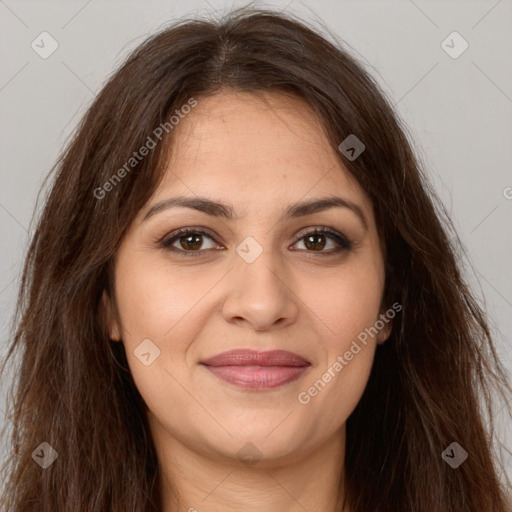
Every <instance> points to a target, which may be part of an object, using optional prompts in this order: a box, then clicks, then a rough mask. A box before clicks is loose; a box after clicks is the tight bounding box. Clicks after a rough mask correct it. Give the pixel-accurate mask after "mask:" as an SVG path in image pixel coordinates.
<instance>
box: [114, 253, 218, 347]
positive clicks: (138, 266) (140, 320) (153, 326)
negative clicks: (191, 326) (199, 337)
mask: <svg viewBox="0 0 512 512" xmlns="http://www.w3.org/2000/svg"><path fill="white" fill-rule="evenodd" d="M129 256H130V255H128V257H124V258H123V259H120V260H119V262H118V265H117V275H116V293H117V301H118V306H119V314H120V317H121V324H122V326H123V328H124V330H125V331H126V334H128V336H129V337H130V338H132V339H133V338H135V339H141V340H142V339H145V338H152V337H154V338H155V339H156V340H158V339H160V340H162V341H163V340H164V339H165V338H166V336H168V335H171V334H172V333H174V332H175V331H177V330H180V329H183V328H184V325H183V324H184V323H185V322H183V320H186V318H187V315H188V314H190V312H193V310H194V308H196V307H197V305H198V304H199V303H200V302H201V300H202V299H203V298H204V297H205V295H206V294H207V293H208V290H209V289H210V288H211V287H212V286H213V285H214V284H215V281H216V276H215V275H214V276H212V275H204V276H202V277H201V278H199V277H198V276H197V272H196V273H195V274H194V273H193V272H192V270H191V268H190V269H189V268H183V269H180V271H173V272H170V271H169V267H168V266H167V265H166V264H165V261H164V262H162V261H161V260H155V259H153V258H147V257H146V258H145V259H144V255H140V256H137V255H131V257H129ZM126 334H125V335H126Z"/></svg>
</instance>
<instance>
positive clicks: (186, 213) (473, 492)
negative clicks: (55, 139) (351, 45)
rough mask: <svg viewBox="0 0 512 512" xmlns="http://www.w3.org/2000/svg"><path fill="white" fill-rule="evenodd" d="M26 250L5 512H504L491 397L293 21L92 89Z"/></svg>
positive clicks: (177, 40)
mask: <svg viewBox="0 0 512 512" xmlns="http://www.w3.org/2000/svg"><path fill="white" fill-rule="evenodd" d="M56 170H57V172H56V176H55V180H54V182H53V186H52V188H51V191H50V193H49V196H48V198H47V201H46V204H45V207H44V211H43V213H42V216H41V218H40V221H39V224H38V228H37V231H36V233H35V235H34V238H33V240H32V243H31V246H30V249H29V251H28V255H27V259H26V263H25V267H24V274H23V281H22V286H21V290H20V298H19V302H18V315H17V317H16V318H17V323H16V330H15V332H14V338H13V342H12V346H11V347H10V351H9V356H11V354H13V353H15V351H16V350H17V351H20V352H21V354H22V364H21V369H20V374H19V384H18V387H17V389H16V392H15V396H14V401H13V404H12V415H11V417H12V421H13V427H14V430H13V439H12V441H13V453H12V459H11V460H10V463H9V464H8V467H6V469H5V471H6V474H7V478H8V482H7V485H6V487H5V492H4V498H3V500H4V501H3V503H4V507H3V508H4V509H5V510H8V511H9V512H15V511H16V512H21V511H23V512H28V511H32V510H34V511H35V510H37V511H39V512H46V511H52V512H60V511H70V510H73V511H84V512H85V511H93V510H94V511H116V512H117V511H119V512H121V511H123V512H126V511H128V510H130V511H143V510H144V511H146V510H147V511H150V510H155V511H156V510H158V511H163V512H175V511H187V510H188V511H194V510H197V511H207V510H209V511H220V510H222V511H230V510H233V511H234V510H244V511H261V510H264V511H266V512H273V511H276V510H288V511H296V510H309V511H314V510H318V511H320V510H322V511H333V512H334V511H337V512H338V511H343V512H369V511H379V512H383V511H393V512H398V511H403V512H406V511H407V512H410V511H415V512H427V511H428V512H446V511H448V510H450V511H457V512H463V511H464V512H476V511H478V512H481V511H483V510H485V511H493V512H505V511H507V510H510V508H509V507H510V505H509V504H507V501H506V500H507V499H508V498H507V494H506V492H505V489H504V488H502V487H501V486H500V481H499V473H498V469H499V468H498V465H497V462H496V460H495V456H494V453H493V445H492V439H489V438H488V436H487V433H486V422H485V420H484V417H483V415H482V412H481V410H480V400H482V399H483V400H485V403H486V404H489V405H490V404H491V402H490V399H491V392H492V391H493V390H494V389H497V390H498V391H500V392H501V393H502V395H503V396H506V393H508V392H510V387H509V386H508V384H507V381H506V375H505V372H504V370H503V369H502V367H501V366H500V363H499V361H498V360H497V358H496V355H495V351H494V347H493V342H492V339H491V336H490V333H489V328H488V324H487V320H486V318H485V316H484V313H483V312H482V311H481V310H480V309H479V307H478V305H477V303H476V301H475V299H474V298H473V296H472V294H471V292H470V290H468V288H467V286H466V284H465V283H464V281H463V279H462V277H461V273H460V270H459V268H458V266H457V262H456V259H455V257H454V248H453V247H452V245H451V244H450V242H449V240H450V236H449V235H448V234H447V232H448V230H451V224H450V221H449V220H448V219H447V218H446V216H445V215H444V214H443V213H442V210H441V209H438V208H437V207H436V204H437V203H436V201H437V199H435V195H434V193H433V192H432V191H431V190H430V189H429V187H428V184H427V182H426V181H425V180H424V179H423V177H422V174H421V171H420V168H419V164H418V162H417V160H416V159H415V156H414V154H413V152H412V150H411V147H410V145H409V143H408V140H407V137H406V134H405V131H404V128H403V127H401V126H400V124H399V121H398V120H397V119H396V117H395V115H394V113H393V111H392V109H391V107H390V106H389V103H388V102H387V100H386V99H385V98H384V95H383V94H382V92H380V91H379V88H378V87H377V85H376V83H375V82H374V81H373V80H372V79H371V78H370V77H369V76H368V75H367V74H366V72H365V71H364V70H363V69H362V67H361V66H360V65H359V64H358V63H357V62H356V61H355V60H354V59H353V58H352V57H351V56H349V55H348V54H347V53H346V52H345V51H344V50H343V49H342V48H341V45H340V47H335V46H334V45H333V44H331V43H329V42H327V41H326V40H325V39H324V38H322V37H321V36H320V35H318V34H317V33H315V32H314V31H313V30H311V29H310V28H308V27H307V26H306V25H305V24H303V23H301V22H300V21H298V20H296V19H294V18H292V17H290V16H285V15H283V14H278V13H273V12H269V11H251V10H241V11H236V12H234V13H232V14H231V15H230V16H229V17H227V18H226V19H225V20H223V21H222V22H218V23H216V22H211V21H202V20H192V21H182V22H180V23H177V24H176V25H174V26H172V27H170V28H168V29H166V30H164V31H162V32H161V33H159V34H156V35H155V36H153V37H152V38H150V39H149V40H147V41H146V42H145V43H143V44H142V45H141V46H140V47H139V48H138V49H136V50H135V52H134V53H133V54H132V55H131V56H130V57H129V58H128V59H127V61H126V62H125V63H124V65H123V66H122V67H121V68H120V69H119V70H118V71H117V72H116V73H115V74H114V76H113V77H112V78H111V79H110V80H109V82H108V83H107V84H106V85H105V86H104V88H103V89H102V91H101V92H100V93H99V95H98V97H97V98H96V100H95V101H94V103H93V105H92V106H91V107H90V109H89V111H88V112H87V114H86V115H85V117H84V119H83V121H82V123H81V124H80V126H79V128H78V130H77V132H76V135H75V137H74V139H73V140H72V141H71V143H70V144H69V146H68V148H67V149H66V151H65V152H64V154H63V156H62V158H61V159H60V160H59V162H58V164H57V166H56Z"/></svg>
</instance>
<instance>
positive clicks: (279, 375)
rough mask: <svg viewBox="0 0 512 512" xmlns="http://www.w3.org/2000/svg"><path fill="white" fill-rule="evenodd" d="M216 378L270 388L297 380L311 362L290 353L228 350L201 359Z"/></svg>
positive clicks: (238, 383) (256, 387) (242, 386)
mask: <svg viewBox="0 0 512 512" xmlns="http://www.w3.org/2000/svg"><path fill="white" fill-rule="evenodd" d="M201 364H203V365H204V366H205V368H207V369H208V370H209V371H211V372H212V373H213V374H214V375H216V376H217V377H218V378H220V379H222V380H224V381H226V382H229V383H230V384H234V385H235V386H238V387H241V388H244V389H253V390H264V389H274V388H277V387H279V386H282V385H284V384H287V383H288V382H292V381H294V380H296V379H298V378H299V377H300V376H301V375H302V374H303V373H304V372H305V371H306V370H307V369H308V368H309V367H310V366H311V363H310V362H309V361H307V360H306V359H304V358H303V357H301V356H299V355H298V354H294V353H292V352H287V351H285V350H271V351H268V352H258V351H256V350H248V349H242V350H231V351H229V352H223V353H222V354H218V355H216V356H213V357H210V358H208V359H205V360H204V361H201Z"/></svg>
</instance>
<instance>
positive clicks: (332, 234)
mask: <svg viewBox="0 0 512 512" xmlns="http://www.w3.org/2000/svg"><path fill="white" fill-rule="evenodd" d="M188 234H194V235H205V236H207V237H208V238H211V239H212V240H214V236H213V234H212V233H210V232H208V231H204V230H203V229H198V228H194V227H189V228H181V229H179V230H177V231H175V232H174V233H171V236H170V237H169V238H165V239H163V240H161V241H160V242H159V243H160V246H161V247H162V248H163V249H165V250H167V251H170V252H173V253H175V254H179V255H180V256H185V257H188V256H192V257H196V256H200V255H201V253H204V252H206V251H208V250H209V249H203V250H193V251H186V250H184V249H178V248H177V247H173V246H172V244H173V243H174V242H175V241H176V240H179V239H180V238H181V237H183V236H185V235H188ZM311 235H328V236H327V238H331V239H333V240H334V241H335V242H336V243H337V245H338V247H337V248H336V249H335V250H331V251H328V252H325V251H319V252H317V254H320V255H322V256H332V255H334V254H338V253H339V252H341V251H349V250H351V249H352V246H353V242H352V241H351V240H349V239H348V238H347V237H346V236H345V235H342V234H341V233H338V232H337V231H335V230H334V229H331V228H328V227H326V226H322V227H321V228H318V227H317V228H312V229H309V230H308V231H306V232H304V233H302V235H301V236H300V237H298V238H297V239H296V240H295V242H294V243H293V245H295V244H296V243H297V242H300V241H301V240H302V239H303V238H306V237H307V236H311ZM214 241H215V240H214ZM303 250H304V249H303ZM305 251H306V252H309V253H315V252H316V251H307V250H305Z"/></svg>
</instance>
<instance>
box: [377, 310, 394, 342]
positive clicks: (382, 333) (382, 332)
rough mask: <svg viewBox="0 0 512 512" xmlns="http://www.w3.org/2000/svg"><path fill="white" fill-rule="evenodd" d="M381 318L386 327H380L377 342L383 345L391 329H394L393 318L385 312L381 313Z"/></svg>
mask: <svg viewBox="0 0 512 512" xmlns="http://www.w3.org/2000/svg"><path fill="white" fill-rule="evenodd" d="M379 320H380V321H381V322H382V323H383V324H384V327H382V329H379V332H378V333H377V344H379V345H382V344H383V343H384V342H385V341H386V340H387V339H388V338H389V337H390V335H391V331H392V330H393V320H392V319H391V318H387V317H386V314H385V313H381V315H380V316H379Z"/></svg>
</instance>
